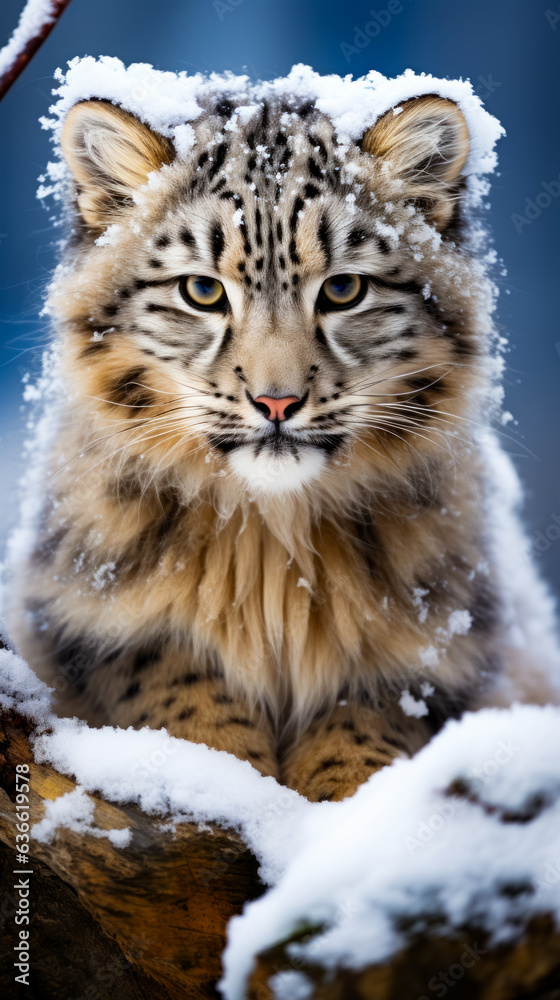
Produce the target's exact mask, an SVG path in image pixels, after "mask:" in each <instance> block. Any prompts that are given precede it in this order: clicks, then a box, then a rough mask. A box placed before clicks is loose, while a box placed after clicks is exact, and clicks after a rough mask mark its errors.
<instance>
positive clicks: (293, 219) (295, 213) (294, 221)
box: [290, 195, 304, 233]
mask: <svg viewBox="0 0 560 1000" xmlns="http://www.w3.org/2000/svg"><path fill="white" fill-rule="evenodd" d="M303 204H304V202H303V198H302V197H301V195H298V196H297V198H296V200H295V201H294V206H293V208H292V214H291V215H290V230H291V231H292V233H295V231H296V229H297V226H298V222H299V213H300V212H301V210H302V208H303Z"/></svg>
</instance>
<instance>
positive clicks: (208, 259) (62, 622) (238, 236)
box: [10, 90, 510, 801]
mask: <svg viewBox="0 0 560 1000" xmlns="http://www.w3.org/2000/svg"><path fill="white" fill-rule="evenodd" d="M201 101H202V113H201V114H200V115H198V117H196V119H194V120H193V121H192V122H190V123H188V125H189V128H190V129H191V130H192V139H191V142H190V143H189V144H187V145H186V147H185V148H183V149H181V150H177V149H176V148H175V147H174V145H173V142H172V141H171V139H170V138H169V136H167V135H164V134H163V133H162V132H158V131H157V130H156V129H155V128H154V127H153V125H150V124H149V123H147V122H146V121H144V120H143V119H142V118H141V117H139V116H138V115H137V114H135V113H132V112H131V111H130V110H127V108H126V107H124V106H121V105H119V104H118V103H116V102H112V101H110V100H107V99H100V98H90V99H85V100H79V101H78V102H77V103H75V104H74V105H73V106H72V107H71V108H70V110H69V111H68V114H67V117H66V120H65V123H64V128H63V131H62V140H61V144H62V151H63V154H64V157H65V160H66V164H67V170H68V176H69V178H70V180H69V186H68V189H67V200H68V205H67V209H68V213H69V215H70V216H71V235H70V238H69V240H68V242H67V246H66V250H65V253H64V259H63V261H62V263H61V265H60V266H59V269H58V272H57V274H56V280H55V281H54V282H53V285H52V288H51V291H50V295H49V310H50V314H51V316H52V318H53V324H54V327H55V330H56V340H57V351H58V358H59V365H60V379H61V382H60V385H61V388H60V390H59V395H60V399H59V413H58V418H57V427H56V433H55V434H54V435H53V438H52V442H51V444H50V445H49V447H50V452H49V455H48V461H47V467H46V471H45V475H44V480H43V485H42V487H41V515H40V517H38V518H37V520H36V524H35V529H34V530H35V536H34V544H33V546H32V547H31V550H30V553H29V556H28V558H27V559H26V560H25V561H24V562H22V563H21V564H20V565H19V567H18V570H17V575H16V580H15V582H14V587H13V598H12V607H11V611H10V624H11V631H12V635H13V637H14V640H15V643H16V645H17V648H18V649H19V651H20V652H21V653H22V655H24V656H25V657H26V658H27V659H28V661H29V662H30V663H31V665H32V666H33V667H34V669H35V670H36V671H37V673H38V674H39V675H40V676H41V677H42V678H43V679H44V680H46V681H47V682H48V683H49V684H51V685H52V686H53V687H54V689H55V692H56V697H57V707H58V711H59V712H60V713H65V714H74V715H76V716H78V717H79V718H82V719H85V720H86V721H87V722H88V723H89V724H90V725H92V726H102V725H111V726H119V727H124V728H126V727H133V728H141V727H144V726H148V727H151V728H154V729H160V728H164V729H165V730H167V732H168V733H169V734H171V735H172V736H175V737H180V738H184V739H186V740H190V741H194V742H198V743H205V744H207V745H208V746H209V747H212V748H215V749H217V750H221V751H226V752H229V753H232V754H234V755H235V756H236V757H238V758H240V759H242V760H244V761H248V762H249V763H250V764H251V765H252V766H253V767H254V768H256V769H257V770H259V771H260V772H261V773H262V774H263V775H271V776H273V777H275V778H276V779H277V780H278V781H280V782H282V783H284V784H285V785H286V786H288V787H290V788H294V789H296V790H297V791H298V792H300V793H301V794H302V795H304V796H307V798H309V799H311V800H313V801H330V800H338V799H342V798H344V797H346V796H348V795H351V794H353V793H354V792H355V791H356V789H357V788H358V787H359V786H360V785H361V784H362V783H363V782H364V781H366V780H367V779H368V778H369V776H370V775H372V774H374V773H375V772H377V771H379V770H380V769H381V768H383V767H385V766H387V765H389V764H391V763H392V762H393V761H394V760H395V759H396V758H399V757H407V756H410V755H412V754H414V753H416V752H417V751H418V750H419V749H420V748H421V747H423V746H424V745H425V744H426V743H427V742H428V740H429V739H430V738H431V736H432V735H433V734H434V733H435V732H436V731H437V730H438V729H439V728H440V727H441V725H442V724H443V723H444V722H445V721H446V720H448V719H451V718H454V717H457V716H459V715H460V714H461V713H462V712H464V711H465V710H467V709H469V708H473V707H476V706H477V705H478V704H480V703H481V701H482V700H483V699H484V697H485V696H486V695H485V692H487V691H488V690H490V689H492V687H493V686H495V684H496V678H497V677H499V676H500V675H501V673H502V672H503V671H504V670H505V669H506V668H507V667H508V665H507V664H506V663H505V660H506V659H507V656H509V655H510V653H508V652H507V651H506V643H505V640H504V634H505V612H504V607H503V594H502V592H501V584H500V581H499V579H498V575H497V573H496V567H495V563H494V558H493V552H492V545H491V544H490V539H489V524H488V517H487V499H488V494H489V490H490V488H491V487H490V486H489V482H490V480H489V477H488V471H489V470H488V461H487V458H485V455H484V449H482V448H481V447H480V440H479V435H480V428H481V427H484V426H485V425H486V424H487V423H488V420H489V416H488V415H489V412H490V410H491V403H490V399H491V394H492V384H493V378H494V367H493V360H492V358H493V343H494V340H493V326H492V318H491V316H492V311H493V308H494V290H493V286H492V283H491V280H490V278H489V276H488V273H487V266H486V263H485V261H484V260H483V259H482V256H481V254H480V252H479V251H478V250H477V246H476V241H473V239H472V224H471V223H470V221H469V212H468V210H467V207H468V206H467V205H466V201H467V186H466V183H465V164H466V162H467V159H468V156H469V149H470V144H471V138H470V135H469V129H468V126H467V122H466V119H465V116H464V114H463V112H462V110H461V109H460V107H459V106H458V104H457V103H455V102H454V101H453V100H451V99H450V98H447V97H442V96H440V95H439V94H438V93H426V94H421V95H419V96H415V97H411V98H409V99H406V100H402V101H400V102H399V103H398V104H396V105H395V106H394V107H392V108H389V110H388V111H387V112H386V113H384V114H382V115H381V116H379V117H378V119H377V121H375V122H374V123H373V124H372V125H371V126H369V127H368V128H367V129H366V130H365V132H364V134H363V135H362V136H361V138H360V139H359V140H357V141H349V140H348V139H347V138H344V137H341V136H340V135H339V134H338V132H337V129H336V127H335V124H334V123H333V121H332V119H331V118H330V117H329V115H328V114H326V113H325V112H324V111H323V110H321V109H320V108H318V107H317V103H316V102H315V101H314V100H313V99H305V98H303V97H301V96H298V95H297V94H291V93H289V92H287V93H281V92H279V91H278V92H274V93H271V94H270V95H269V97H268V98H267V99H263V100H253V101H252V102H246V106H244V108H243V109H242V111H243V113H242V114H241V113H240V111H239V109H238V108H237V106H236V102H235V100H234V99H232V97H231V95H229V94H228V93H227V92H224V93H216V92H215V90H214V91H209V93H208V95H207V96H206V97H204V96H203V97H202V98H201Z"/></svg>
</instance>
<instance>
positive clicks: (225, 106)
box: [215, 97, 235, 118]
mask: <svg viewBox="0 0 560 1000" xmlns="http://www.w3.org/2000/svg"><path fill="white" fill-rule="evenodd" d="M234 110H235V109H234V106H233V104H232V102H231V101H230V100H229V99H228V98H227V97H222V98H221V100H219V101H218V103H217V104H216V108H215V111H216V114H217V115H221V116H222V118H231V116H232V114H233V112H234Z"/></svg>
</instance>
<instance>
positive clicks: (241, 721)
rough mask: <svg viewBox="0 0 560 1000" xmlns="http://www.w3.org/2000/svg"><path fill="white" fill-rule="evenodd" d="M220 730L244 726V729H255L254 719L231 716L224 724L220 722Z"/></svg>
mask: <svg viewBox="0 0 560 1000" xmlns="http://www.w3.org/2000/svg"><path fill="white" fill-rule="evenodd" d="M217 725H218V728H220V729H223V728H225V727H226V726H243V728H244V729H255V728H256V726H255V723H254V722H253V720H252V719H248V718H246V717H245V716H241V715H231V716H230V717H229V719H224V721H223V722H218V724H217Z"/></svg>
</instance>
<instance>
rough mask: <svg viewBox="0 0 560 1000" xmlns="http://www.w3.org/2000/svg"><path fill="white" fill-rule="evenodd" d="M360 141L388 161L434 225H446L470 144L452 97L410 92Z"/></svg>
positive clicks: (462, 120)
mask: <svg viewBox="0 0 560 1000" xmlns="http://www.w3.org/2000/svg"><path fill="white" fill-rule="evenodd" d="M361 145H362V149H363V150H364V152H366V153H372V154H373V155H374V156H376V157H379V158H380V159H382V160H385V161H386V162H387V163H388V165H389V166H390V168H391V173H392V175H393V176H395V177H397V178H398V179H400V180H401V181H402V182H403V194H404V197H405V198H406V199H411V200H414V201H416V202H418V203H419V204H420V205H421V207H422V208H423V210H424V211H425V213H426V216H427V217H428V218H429V219H430V221H431V222H433V223H434V224H435V225H436V227H437V228H438V229H440V230H444V229H445V228H446V227H447V225H448V224H449V222H450V221H451V219H452V217H453V213H454V209H455V206H456V203H457V201H458V198H459V194H460V190H461V182H460V173H461V170H462V169H463V167H464V166H465V163H466V160H467V157H468V155H469V145H470V140H469V130H468V128H467V123H466V121H465V118H464V115H463V113H462V111H461V110H460V109H459V108H458V106H457V105H456V104H455V103H454V102H453V101H449V100H447V99H445V98H443V97H439V96H438V95H437V94H424V95H423V96H421V97H413V98H412V99H411V100H409V101H405V102H404V103H403V104H399V105H397V106H396V107H395V108H392V109H391V110H390V111H388V112H387V113H386V114H385V115H383V117H382V118H380V119H379V121H377V122H376V123H375V125H373V126H372V127H371V128H370V129H369V130H368V131H367V132H366V134H365V136H364V137H363V139H362V144H361Z"/></svg>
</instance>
